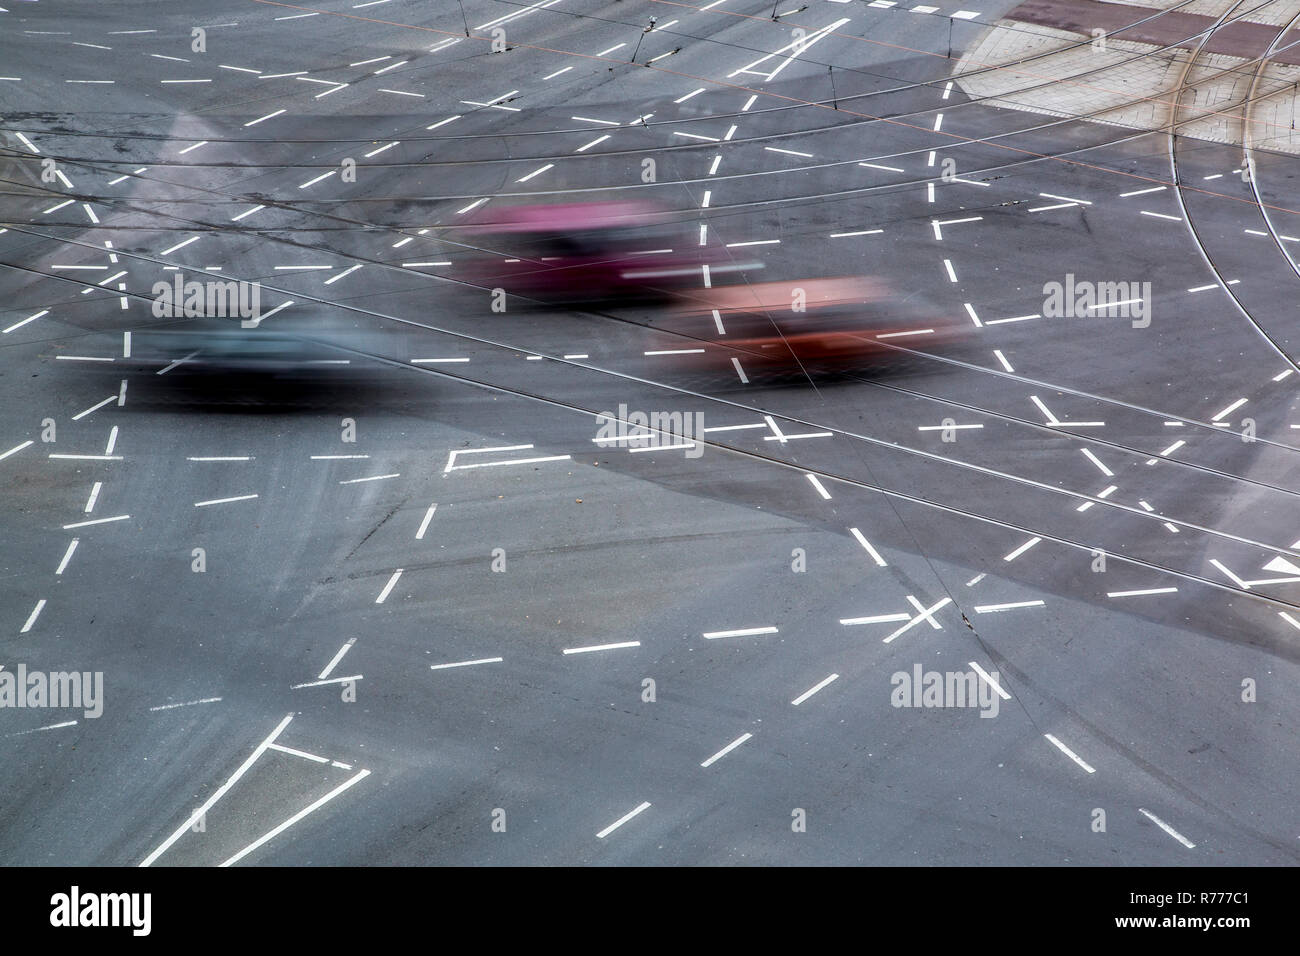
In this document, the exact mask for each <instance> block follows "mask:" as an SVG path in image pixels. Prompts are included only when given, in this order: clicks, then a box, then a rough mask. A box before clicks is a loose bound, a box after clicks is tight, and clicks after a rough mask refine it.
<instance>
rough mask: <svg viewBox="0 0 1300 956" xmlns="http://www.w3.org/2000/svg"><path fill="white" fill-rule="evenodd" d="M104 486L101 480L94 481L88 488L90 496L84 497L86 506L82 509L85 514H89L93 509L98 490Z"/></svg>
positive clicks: (97, 498)
mask: <svg viewBox="0 0 1300 956" xmlns="http://www.w3.org/2000/svg"><path fill="white" fill-rule="evenodd" d="M103 487H104V483H103V482H102V481H97V482H95V483H94V484H93V485H92V486H91V488H90V497H89V498H87V499H86V507H85V508H84V509H82V510H83V511H84V513H85V514H90V513H91V512H92V511H94V510H95V502H96V501H98V500H99V491H100V489H101V488H103Z"/></svg>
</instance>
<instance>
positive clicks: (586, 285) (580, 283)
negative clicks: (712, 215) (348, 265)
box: [457, 201, 752, 302]
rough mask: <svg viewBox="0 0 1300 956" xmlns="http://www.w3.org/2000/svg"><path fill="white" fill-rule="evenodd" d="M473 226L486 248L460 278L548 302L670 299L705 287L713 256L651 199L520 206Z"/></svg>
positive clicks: (473, 238) (465, 264)
mask: <svg viewBox="0 0 1300 956" xmlns="http://www.w3.org/2000/svg"><path fill="white" fill-rule="evenodd" d="M467 232H468V235H469V237H470V238H469V239H468V243H469V244H471V245H473V246H475V247H480V248H478V255H475V256H472V257H470V258H468V259H466V260H464V261H462V262H461V263H459V266H458V268H457V275H458V277H459V278H461V279H464V280H465V281H467V282H470V283H472V284H474V285H478V286H483V287H485V288H502V289H505V291H506V293H507V294H509V295H518V296H523V297H525V298H531V299H539V300H542V301H546V302H612V301H644V300H658V299H663V298H666V297H669V296H671V295H672V294H673V293H674V292H676V291H677V290H679V289H684V288H691V287H694V288H698V287H699V286H700V285H701V280H702V269H701V266H702V265H703V264H704V263H705V262H706V261H707V260H706V259H705V257H704V256H703V255H702V250H701V249H700V248H699V246H698V245H696V244H695V243H694V242H693V241H692V237H691V236H690V235H688V234H687V233H686V230H685V229H684V228H683V227H682V226H681V225H680V224H679V223H674V222H672V221H670V220H669V219H668V218H667V216H666V215H665V214H664V213H663V212H662V211H661V210H660V209H659V208H658V207H657V206H655V205H654V204H652V203H646V202H635V201H634V202H593V203H568V204H563V205H535V206H515V207H513V208H510V209H506V210H501V211H497V212H496V213H495V214H493V215H489V216H483V217H480V218H479V219H478V220H477V221H475V222H473V223H472V224H471V225H470V227H469V229H468V230H467ZM751 267H752V266H751ZM733 268H734V267H733Z"/></svg>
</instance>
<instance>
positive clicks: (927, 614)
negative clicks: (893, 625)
mask: <svg viewBox="0 0 1300 956" xmlns="http://www.w3.org/2000/svg"><path fill="white" fill-rule="evenodd" d="M907 599H908V600H909V601H910V602H912V605H913V606H914V607H915V608H916V609H917V610H918V611H919V612H920V613H919V614H917V615H916V617H914V618H912V620H910V621H908V622H907V623H906V624H904V625H903V626H902V627H900V628H899V629H898V630H896V631H895V632H894V633H893V634H890V635H889V636H888V637H886V638H884V639H883V640H882V641H881V643H882V644H892V643H893V641H894V639H895V638H897V637H900V636H901V635H903V634H905V633H906V632H907V631H909V630H911V629H912V628H914V627H916V625H918V624H920V623H921V622H922V621H925V622H926V623H928V624H929V625H930V626H931V627H933V628H935V629H937V630H942V625H940V624H939V622H938V621H936V620H935V619H934V614H935V612H936V611H939V610H941V609H942V608H945V607H947V606H948V605H949V604H951V603H952V598H950V597H946V598H944V599H943V600H942V601H939V602H938V603H937V604H935V605H934V607H930V608H927V607H923V606H922V605H921V603H920V602H919V601H917V599H916V598H915V597H914V596H913V595H911V594H909V595H908V596H907Z"/></svg>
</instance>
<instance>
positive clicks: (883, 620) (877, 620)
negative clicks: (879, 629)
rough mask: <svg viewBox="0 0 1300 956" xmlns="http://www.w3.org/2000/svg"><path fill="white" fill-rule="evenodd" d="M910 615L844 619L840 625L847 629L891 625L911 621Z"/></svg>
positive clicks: (877, 615) (878, 615) (881, 615)
mask: <svg viewBox="0 0 1300 956" xmlns="http://www.w3.org/2000/svg"><path fill="white" fill-rule="evenodd" d="M911 619H912V615H910V614H906V613H903V614H875V615H872V616H871V617H842V618H840V623H841V624H843V625H844V626H845V627H853V626H855V625H858V624H889V623H893V622H894V621H910V620H911Z"/></svg>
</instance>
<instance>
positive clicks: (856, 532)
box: [849, 528, 889, 568]
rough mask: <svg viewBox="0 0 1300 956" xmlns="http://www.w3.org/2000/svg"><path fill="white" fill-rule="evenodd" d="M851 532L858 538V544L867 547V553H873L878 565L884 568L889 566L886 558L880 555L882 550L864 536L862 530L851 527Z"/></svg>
mask: <svg viewBox="0 0 1300 956" xmlns="http://www.w3.org/2000/svg"><path fill="white" fill-rule="evenodd" d="M849 533H850V534H852V535H853V537H855V538H857V539H858V544H860V545H862V547H863V548H864V549H866V552H867V554H869V555H871V559H872V560H873V561H875V562H876V564H877V565H879V566H880V567H882V568H887V567H889V565H888V564H886V563H885V559H884V558H882V557H881V556H880V552H879V551H877V550H876V549H875V548H873V547H872V546H871V542H870V541H868V540H867V539H866V538H864V537H863V536H862V532H861V531H859V530H858V529H857V528H850V529H849Z"/></svg>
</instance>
